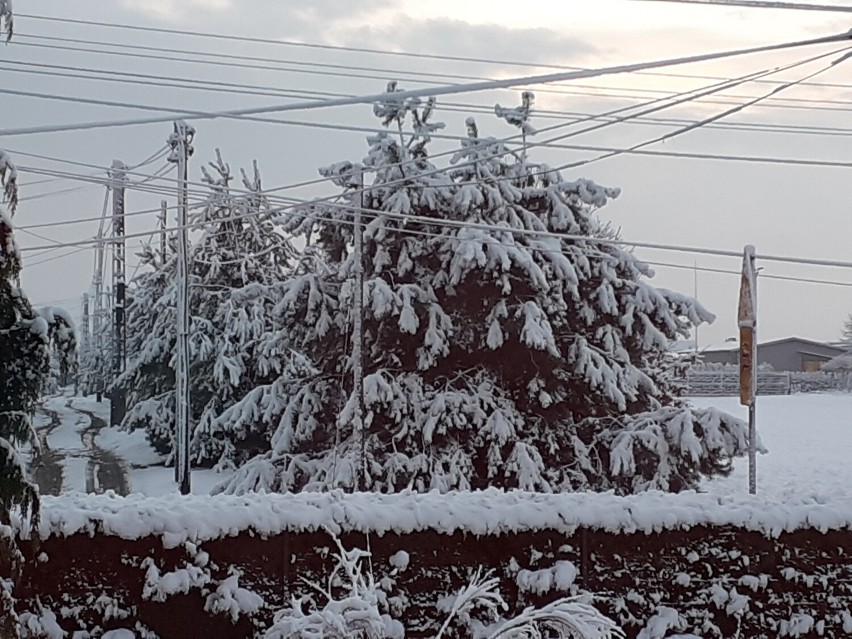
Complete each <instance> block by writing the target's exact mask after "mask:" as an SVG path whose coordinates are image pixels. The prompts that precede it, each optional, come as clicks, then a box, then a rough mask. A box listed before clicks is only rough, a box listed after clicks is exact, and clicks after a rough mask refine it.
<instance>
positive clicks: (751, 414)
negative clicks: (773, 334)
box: [746, 246, 760, 495]
mask: <svg viewBox="0 0 852 639" xmlns="http://www.w3.org/2000/svg"><path fill="white" fill-rule="evenodd" d="M749 249H750V250H749ZM746 253H747V254H748V256H749V260H750V262H751V273H752V284H751V296H752V304H753V306H754V321H753V323H752V327H753V328H752V360H751V361H752V362H754V366H752V369H751V388H752V393H751V403H750V404H749V405H748V492H749V494H751V495H755V494H757V367H758V365H759V364H760V362H759V361H758V360H757V272H756V271H755V268H754V247H753V246H748V247H746Z"/></svg>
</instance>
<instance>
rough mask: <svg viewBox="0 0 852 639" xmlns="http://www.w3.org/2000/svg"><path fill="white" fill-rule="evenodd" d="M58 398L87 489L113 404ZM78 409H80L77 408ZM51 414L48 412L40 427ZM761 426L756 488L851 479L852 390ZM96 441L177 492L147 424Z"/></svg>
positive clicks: (136, 484)
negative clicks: (90, 437) (91, 450)
mask: <svg viewBox="0 0 852 639" xmlns="http://www.w3.org/2000/svg"><path fill="white" fill-rule="evenodd" d="M67 399H68V398H52V399H50V400H48V402H47V403H46V407H48V408H50V409H51V410H53V411H55V412H56V413H58V415H59V417H60V425H59V426H58V427H57V428H55V429H53V430H52V431H51V432H50V434H49V435H48V441H49V443H50V446H51V448H54V449H57V450H58V451H61V452H63V453H67V455H66V456H65V458H64V460H63V462H62V463H63V476H64V479H63V482H62V492H63V493H69V492H77V491H84V490H85V489H86V486H85V481H84V476H85V473H86V465H87V460H86V457H85V455H84V454H83V453H84V451H85V447H84V446H83V444H82V442H81V434H82V432H83V431H84V430H85V428H86V427H87V426H89V422H88V420H87V418H86V417H85V415H84V414H82V413H81V412H79V411H81V410H82V411H87V412H91V413H93V414H95V415H98V416H100V417H101V418H102V419H105V420H108V419H109V404H108V403H107V402H103V403H100V404H98V403H97V402H95V401H94V400H92V399H90V398H74V399H73V401H72V404H71V407H69V406H67V405H66V404H67ZM690 401H692V403H693V404H695V405H696V406H699V407H704V406H716V407H718V408H721V409H722V410H725V411H727V412H729V413H732V414H734V415H736V416H738V417H740V418H742V419H746V418H747V411H746V408H745V407H744V406H740V404H739V401H738V399H737V398H736V397H697V398H693V399H691V400H690ZM75 409H76V410H75ZM48 423H49V420H48V419H47V418H46V416H45V415H44V414H40V415H38V416H37V419H36V427H37V428H44V427H46V426H47V424H48ZM757 425H758V432H759V434H760V437H761V439H762V441H763V444H764V446H765V447H766V448H768V449H769V453H768V454H766V455H758V458H757V488H758V495H763V496H766V497H768V498H770V499H773V500H783V498H785V497H789V496H792V495H798V496H804V495H815V496H819V495H826V496H838V495H843V494H845V492H846V490H847V489H848V488H847V487H848V486H849V485H850V483H852V463H850V460H852V394H848V393H836V394H810V395H788V396H775V397H760V398H758V404H757ZM94 442H95V444H96V445H97V446H98V447H99V448H101V449H103V450H104V451H108V452H109V453H112V454H113V455H115V456H116V457H117V458H119V459H121V460H123V461H124V462H125V468H126V474H127V480H128V481H127V483H128V489H129V491H130V492H133V493H142V494H144V495H148V496H157V495H164V494H168V493H173V492H176V485H175V482H174V471H173V470H172V469H171V468H168V467H165V466H164V465H163V458H162V457H161V456H160V455H158V454H157V453H156V452H155V451H154V450H152V449H151V447H150V446H149V445H148V442H147V441H146V439H145V436H144V434H143V433H142V432H141V431H136V432H133V433H126V432H123V431H119V430H118V429H116V428H109V427H107V428H103V429H101V430H100V431H99V432H98V433H97V435H96V436H95V440H94ZM225 479H227V476H226V475H223V474H219V473H216V472H213V471H211V470H207V469H195V470H194V471H193V472H192V492H193V493H195V494H201V495H203V494H207V493H209V492H210V490H211V489H212V488H213V487H214V486H216V485H217V484H218V483H220V482H222V481H224V480H225ZM702 490H704V491H707V492H710V493H715V494H719V495H734V494H743V493H747V492H748V462H747V460H746V459H744V458H743V459H737V460H736V461H735V463H734V471H733V473H732V474H731V476H730V477H725V478H718V479H714V480H710V481H706V482H704V484H703V485H702Z"/></svg>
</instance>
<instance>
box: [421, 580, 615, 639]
mask: <svg viewBox="0 0 852 639" xmlns="http://www.w3.org/2000/svg"><path fill="white" fill-rule="evenodd" d="M498 585H499V581H498V579H497V578H496V577H492V576H491V575H490V574H489V573H486V574H485V575H483V574H482V572H481V571H480V570H477V571H476V573H475V574H474V575H473V577H472V578H471V580H470V583H469V584H468V585H467V586H465V587H464V588H462V589H461V590H460V591H459V592H458V593H457V594H456V595H455V596H450V597H446V598H444V599H443V600H442V601H440V602H439V609H440V610H441V611H443V612H445V613H446V614H447V618H446V620H445V621H444V623H443V625H442V626H441V628H440V630H439V631H438V634H437V635H436V636H435V639H442V638H443V637H462V636H472V637H476V638H477V639H534V638H543V637H548V638H552V639H616V638H618V637H624V633H623V632H622V631H621V629H619V628H618V626H617V625H616V624H615V623H614V622H613V621H612V620H611V619H608V618H607V617H605V616H604V615H602V614H601V613H600V612H599V611H598V610H597V609H596V608H595V607H594V606H592V605H591V604H590V603H588V601H587V600H586V598H584V597H568V598H563V599H559V600H557V601H554V602H553V603H550V604H547V605H545V606H542V607H540V608H536V607H532V606H530V607H529V608H526V609H525V610H524V611H523V612H521V613H520V614H519V615H517V616H515V617H510V618H508V619H507V618H503V617H502V615H503V614H505V613H506V612H507V611H508V609H509V606H508V605H507V604H506V602H505V601H504V600H503V597H502V596H501V595H500V592H499V590H498Z"/></svg>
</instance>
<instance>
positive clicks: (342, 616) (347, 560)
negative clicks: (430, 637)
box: [264, 537, 405, 639]
mask: <svg viewBox="0 0 852 639" xmlns="http://www.w3.org/2000/svg"><path fill="white" fill-rule="evenodd" d="M334 540H335V542H336V543H337V548H338V552H336V553H333V555H332V556H333V557H334V558H335V560H336V562H337V564H336V566H335V568H334V570H333V571H332V573H331V575H330V576H329V578H328V581H327V583H326V584H325V585H324V586H321V585H319V584H315V583H311V582H307V583H308V584H309V585H310V586H311V587H312V588H313V589H314V590H315V591H316V592H317V594H318V595H319V596H320V597H322V600H321V602H320V603H317V602H315V601H314V600H313V599H312V598H310V597H300V598H294V599H293V600H292V602H291V604H290V606H289V607H288V608H285V609H283V610H280V611H279V612H277V613H276V614H275V618H274V622H273V624H272V626H271V627H270V628H269V629H268V630H267V631H266V634H265V635H264V639H317V638H322V639H402V638H403V637H404V636H405V632H404V630H403V627H402V624H401V623H400V622H398V621H396V620H394V619H392V618H391V617H390V616H389V615H387V614H383V613H382V612H381V611H380V605H383V602H385V601H386V597H385V594H384V593H383V592H381V590H380V589H379V587H378V585H377V584H376V582H375V581H374V579H373V575H372V572H370V571H368V572H366V573H365V572H364V570H363V567H362V565H361V562H362V560H364V559H365V558H367V557H369V553H367V552H364V551H362V550H358V549H354V550H345V549H344V548H343V546H342V545H341V543H340V540H338V539H337V537H334ZM338 577H339V578H340V579H339V580H338ZM338 581H339V582H340V585H339V586H338V585H337V583H338Z"/></svg>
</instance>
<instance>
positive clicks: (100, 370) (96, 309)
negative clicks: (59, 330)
mask: <svg viewBox="0 0 852 639" xmlns="http://www.w3.org/2000/svg"><path fill="white" fill-rule="evenodd" d="M109 195H110V186H109V184H107V188H106V193H104V209H103V212H102V213H101V222H100V225H99V226H98V235H97V240H96V243H95V264H94V270H93V274H92V292H93V295H94V304H93V309H92V353H93V355H94V361H93V362H92V368H93V369H94V370H93V371H92V376H93V377H94V382H93V384H92V386H93V388H90V389H87V392H92V391H94V392H95V394H96V397H97V401H98V402H100V401H101V400H102V399H103V392H104V386H105V385H106V380H105V379H104V374H105V371H104V334H103V329H104V321H103V320H104V313H105V312H106V308H105V307H104V249H105V246H106V242H105V240H104V226H105V224H106V219H107V204H108V203H109Z"/></svg>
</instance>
